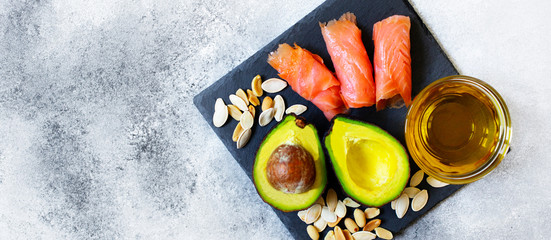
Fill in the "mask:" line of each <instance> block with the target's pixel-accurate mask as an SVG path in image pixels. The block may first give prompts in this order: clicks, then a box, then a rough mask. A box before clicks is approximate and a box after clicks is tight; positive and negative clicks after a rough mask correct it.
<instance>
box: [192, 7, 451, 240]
mask: <svg viewBox="0 0 551 240" xmlns="http://www.w3.org/2000/svg"><path fill="white" fill-rule="evenodd" d="M345 12H353V13H354V14H356V17H357V21H358V26H359V28H360V29H361V30H362V39H363V41H364V44H365V47H366V50H367V53H368V55H369V56H370V59H371V60H373V42H372V40H371V38H372V30H373V24H375V23H376V22H377V21H380V20H382V19H384V18H387V17H389V16H392V15H395V14H401V15H406V16H409V17H410V19H411V23H412V25H411V33H410V35H411V47H412V48H411V57H412V74H413V75H412V95H413V96H415V95H417V93H419V92H420V91H421V89H423V88H424V87H426V86H427V85H429V84H430V83H431V82H433V81H435V80H437V79H439V78H442V77H445V76H449V75H456V74H458V72H457V70H456V69H455V67H454V66H453V64H452V63H451V62H450V61H449V59H448V58H447V56H446V54H445V53H444V52H443V51H442V49H441V48H440V46H439V45H438V42H437V41H436V40H435V39H434V38H433V36H432V34H431V33H430V31H429V30H428V28H427V27H426V26H425V25H424V23H423V21H422V20H421V19H420V18H419V16H418V15H417V13H416V12H415V11H414V9H413V7H412V6H411V5H410V4H409V2H408V1H407V0H375V1H362V0H340V1H337V0H329V1H326V2H324V3H323V4H322V5H320V6H319V7H317V8H316V9H315V10H314V11H312V12H311V13H309V14H308V15H306V16H305V17H304V18H302V19H301V20H300V21H298V22H297V23H296V24H295V25H293V26H292V27H291V28H289V29H288V30H287V31H285V32H284V33H282V34H281V35H280V36H278V37H276V38H275V39H274V40H273V41H272V42H270V43H269V44H268V45H266V46H264V47H263V48H262V49H260V50H259V51H258V52H256V53H255V54H254V55H252V56H251V57H250V58H248V59H247V60H245V61H244V62H243V63H241V64H240V65H239V66H237V67H236V68H234V69H233V70H231V71H230V72H229V73H228V74H226V75H225V76H223V77H222V78H220V80H218V81H217V82H215V83H214V84H212V85H211V86H209V87H208V88H207V89H205V90H203V91H202V92H201V93H199V94H198V95H197V96H195V97H194V99H193V102H194V104H195V105H196V107H197V108H198V110H199V111H200V112H201V114H202V115H203V117H204V118H205V120H206V121H207V122H208V124H209V125H210V126H211V128H212V129H213V131H214V132H215V133H216V135H217V136H218V137H219V138H220V140H221V141H222V142H223V143H224V145H225V146H226V148H227V149H228V151H229V152H230V153H231V155H232V156H233V157H234V158H235V159H236V161H237V162H238V163H239V165H240V166H241V167H242V168H243V170H244V171H245V172H246V173H247V175H248V176H249V178H250V179H251V180H252V167H253V163H254V157H255V155H256V149H257V148H258V146H259V145H260V142H261V141H262V139H263V138H264V136H265V135H266V134H267V133H268V131H269V130H270V129H271V128H272V127H273V126H275V125H276V123H277V122H275V121H273V122H271V123H270V124H269V125H268V126H265V127H259V126H258V125H257V126H254V127H253V135H252V137H251V139H250V141H249V143H248V144H247V145H246V146H245V147H244V148H243V149H239V150H238V149H236V146H235V143H234V142H233V141H232V140H231V135H232V133H233V129H234V128H235V126H236V125H237V122H236V121H233V120H232V119H230V120H229V121H228V122H227V123H226V124H225V125H224V126H222V127H221V128H216V127H214V125H213V124H212V121H211V119H212V114H213V112H212V108H213V106H214V102H215V100H216V98H218V97H222V98H223V99H224V101H225V102H226V103H229V100H228V96H229V95H230V94H233V93H235V91H236V90H237V89H238V88H248V87H249V86H250V81H251V80H252V78H253V77H254V76H256V75H257V74H260V75H261V76H262V78H263V79H266V78H270V77H275V76H277V72H276V71H275V70H274V69H272V68H271V67H270V66H269V65H268V64H267V63H266V59H267V56H268V53H270V52H271V51H273V50H275V49H277V46H278V44H281V43H289V44H293V43H297V44H298V45H300V46H302V47H304V48H306V49H308V50H310V51H311V52H313V53H315V54H318V55H320V56H321V57H322V58H323V60H324V62H325V64H326V65H327V67H328V68H329V69H331V70H333V64H332V62H331V59H330V57H329V54H328V53H327V50H326V48H325V43H324V41H323V38H322V35H321V32H320V30H319V25H318V22H327V21H329V20H331V19H335V18H338V17H340V16H341V15H342V14H343V13H345ZM279 94H280V95H282V96H283V98H284V99H285V102H286V104H287V105H291V104H296V103H300V104H304V105H306V106H307V107H308V111H306V112H305V113H303V114H302V117H304V118H306V119H307V121H308V122H310V123H313V124H314V125H315V126H316V128H317V129H318V133H319V136H320V139H323V135H324V133H325V132H326V131H327V129H328V128H329V122H328V121H327V120H326V119H325V117H324V116H323V113H322V112H321V111H320V110H318V109H317V108H316V107H315V106H314V105H312V104H311V103H310V102H308V101H306V100H304V99H303V98H301V97H300V96H299V95H298V94H296V93H295V92H293V91H292V90H291V89H290V88H286V89H285V90H283V91H282V92H280V93H279ZM267 95H268V96H271V97H272V98H273V97H274V96H275V95H276V94H267ZM406 112H407V109H406V108H401V109H386V110H383V111H379V112H377V111H375V109H374V107H369V108H362V109H354V110H353V111H352V112H351V113H350V115H351V117H354V118H358V119H361V120H363V121H367V122H371V123H373V124H376V125H378V126H380V127H381V128H383V129H384V130H386V131H387V132H389V133H390V134H392V135H393V136H394V137H396V138H397V139H398V140H399V141H400V142H401V143H402V144H403V145H404V146H406V144H405V140H404V131H403V129H404V120H405V116H406ZM255 120H258V119H255ZM324 152H325V154H326V156H327V151H326V150H325V148H324ZM326 161H327V162H326V166H327V174H328V185H327V188H333V189H335V190H336V191H337V194H338V196H339V199H343V198H344V197H345V196H346V195H345V194H344V192H343V191H342V188H341V186H340V185H339V183H338V180H337V179H336V177H335V173H334V171H333V168H332V165H331V163H330V162H329V161H330V159H329V157H326ZM410 166H411V174H413V173H415V172H416V171H417V170H418V169H419V168H418V167H417V165H415V163H414V162H413V161H412V160H411V158H410ZM411 174H410V175H411ZM419 188H421V189H427V190H429V200H428V203H427V205H426V206H425V208H423V209H422V210H421V211H419V212H413V211H411V210H408V212H407V214H406V215H405V216H404V218H402V219H397V217H396V215H395V213H394V211H393V210H392V209H391V208H390V204H386V205H384V206H382V207H381V208H380V209H381V214H380V215H379V216H378V218H379V219H381V220H382V225H381V226H382V227H384V228H386V229H388V230H390V231H392V232H393V233H394V234H395V235H399V234H400V232H401V231H402V229H404V228H405V227H406V226H408V225H409V224H410V223H412V222H413V221H415V220H416V219H418V218H419V217H421V216H422V215H424V214H425V213H426V212H428V211H429V210H430V209H431V208H433V207H434V206H435V205H436V204H438V203H439V202H441V201H442V200H444V199H445V198H447V197H448V196H450V195H451V194H453V193H454V192H455V191H457V190H458V189H459V188H461V186H460V185H450V186H447V187H443V188H432V187H430V186H429V185H428V184H427V183H426V181H423V182H422V183H421V184H420V185H419ZM365 207H366V206H362V207H361V208H362V209H365ZM349 210H351V209H350V208H349ZM274 211H275V213H276V214H277V216H278V217H279V218H280V219H281V221H282V222H283V224H284V225H285V226H286V227H287V229H288V230H289V232H290V233H291V234H292V235H293V237H294V238H295V239H308V238H309V237H308V235H307V233H306V226H307V225H306V224H304V223H303V222H302V221H301V220H300V219H299V218H298V217H297V215H296V212H289V213H285V212H282V211H279V210H277V209H274ZM351 216H352V211H348V213H347V217H351ZM339 225H341V226H343V223H342V222H341V223H340V224H339ZM328 231H329V228H327V229H325V230H324V231H323V232H322V233H321V235H322V236H323V235H325V234H326V233H327V232H328Z"/></svg>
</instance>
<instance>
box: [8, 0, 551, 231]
mask: <svg viewBox="0 0 551 240" xmlns="http://www.w3.org/2000/svg"><path fill="white" fill-rule="evenodd" d="M321 3H322V1H319V0H317V1H302V2H301V3H300V4H298V3H297V2H296V1H290V0H282V1H269V2H264V1H233V0H232V1H219V0H207V1H193V0H191V1H166V0H162V1H156V0H142V1H132V0H115V1H113V0H99V1H73V0H51V1H12V0H4V1H0V239H288V238H290V235H289V233H288V232H287V230H286V229H285V227H284V226H283V225H282V224H281V223H280V221H279V220H278V218H277V217H276V216H275V214H274V213H273V212H272V211H271V209H270V208H269V207H268V206H267V205H266V204H264V203H263V202H262V201H261V199H260V198H259V197H258V196H257V194H256V191H255V190H254V187H253V185H252V184H251V182H250V181H249V180H248V178H247V177H246V175H245V173H244V172H243V171H242V170H241V169H240V167H239V166H238V165H237V163H236V162H235V161H234V160H233V159H232V157H231V156H230V154H229V153H228V152H227V150H226V149H225V148H224V147H223V145H222V143H221V142H220V141H219V140H218V139H217V138H216V137H215V135H214V134H213V132H212V131H211V130H210V129H209V127H208V126H207V124H206V122H204V120H203V119H202V117H200V115H199V113H198V112H197V110H196V109H195V107H194V106H193V105H192V97H193V96H194V95H195V94H197V93H198V92H199V91H201V90H202V89H204V88H206V87H207V86H208V85H210V84H211V83H213V82H214V81H216V80H217V79H218V78H219V77H221V76H223V75H224V74H225V73H227V72H228V71H229V70H231V69H232V68H233V67H235V66H236V65H238V64H239V63H240V62H242V61H243V60H245V59H246V58H247V57H249V56H250V55H252V54H253V53H254V52H255V51H257V50H258V49H259V48H261V47H262V46H264V45H265V44H267V43H268V42H269V41H270V40H271V39H273V38H274V37H276V36H277V35H279V34H280V33H282V32H283V31H284V30H286V29H287V28H288V27H290V26H291V25H292V24H294V23H295V22H296V21H298V20H299V19H301V18H302V17H303V16H304V15H306V14H307V13H308V12H310V11H311V10H313V9H314V8H315V7H316V6H317V5H319V4H321ZM412 4H413V5H414V6H415V8H416V9H417V10H418V12H419V14H420V15H421V17H422V18H423V20H424V21H425V22H426V24H427V25H428V26H429V28H430V29H431V30H432V31H433V33H434V35H435V36H436V37H437V38H438V40H439V41H440V43H441V44H442V46H443V48H444V49H445V50H446V51H447V53H448V54H449V56H450V57H451V59H452V61H453V62H454V64H455V65H456V66H457V67H458V69H459V70H460V72H462V73H463V74H467V75H472V76H475V77H478V78H481V79H483V80H485V81H487V82H489V83H490V84H491V85H493V86H494V87H495V88H496V89H498V91H499V92H500V93H501V94H502V95H503V96H504V97H505V99H506V101H507V103H508V104H509V108H510V111H511V113H512V116H513V124H514V142H513V145H512V148H513V151H512V152H511V154H509V155H508V156H507V158H506V159H505V160H504V161H503V163H502V164H501V165H500V166H499V167H498V168H497V169H496V170H495V171H494V172H493V173H492V174H490V175H488V176H487V177H486V178H484V179H482V180H480V181H478V182H476V183H473V184H470V185H468V186H466V187H464V188H463V189H462V190H460V191H459V192H458V193H457V194H455V195H453V196H452V197H450V198H449V199H447V200H446V201H445V202H443V203H442V204H440V205H439V206H437V207H436V208H435V209H433V210H432V211H431V212H430V213H428V214H427V215H426V216H424V217H423V218H421V219H420V220H419V221H417V222H416V223H414V224H413V225H411V226H410V227H408V228H407V229H406V230H405V231H404V232H403V233H402V234H400V235H398V236H397V238H398V239H412V238H418V239H548V238H549V235H550V234H551V229H550V228H549V216H550V215H551V190H550V187H551V184H550V182H551V177H550V174H549V170H550V169H551V159H550V157H549V156H550V154H551V150H550V148H549V147H548V146H547V144H548V143H549V139H551V138H550V137H549V136H550V134H551V131H550V130H551V128H550V127H549V122H550V120H549V119H551V111H550V110H551V107H550V102H551V101H550V100H551V97H550V96H549V92H551V84H550V77H551V58H550V57H549V56H551V48H550V47H549V44H548V43H549V42H551V34H550V32H551V27H550V25H549V22H551V17H550V15H549V10H551V5H550V4H549V2H548V1H498V0H492V1H483V2H480V1H472V0H469V1H464V0H452V1H436V0H430V1H426V0H425V1H420V0H415V1H412Z"/></svg>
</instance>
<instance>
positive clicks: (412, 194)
mask: <svg viewBox="0 0 551 240" xmlns="http://www.w3.org/2000/svg"><path fill="white" fill-rule="evenodd" d="M427 181H428V179H427ZM420 191H421V190H420V189H419V188H416V187H407V188H405V189H404V193H405V194H407V195H408V197H409V198H413V197H415V195H416V194H417V193H419V192H420Z"/></svg>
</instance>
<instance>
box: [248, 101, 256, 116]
mask: <svg viewBox="0 0 551 240" xmlns="http://www.w3.org/2000/svg"><path fill="white" fill-rule="evenodd" d="M249 112H250V113H251V115H253V120H254V116H255V114H256V109H255V108H254V106H253V105H249Z"/></svg>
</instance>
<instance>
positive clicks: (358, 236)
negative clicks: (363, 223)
mask: <svg viewBox="0 0 551 240" xmlns="http://www.w3.org/2000/svg"><path fill="white" fill-rule="evenodd" d="M352 237H354V239H355V240H373V239H375V238H376V237H377V235H375V234H374V233H371V232H366V231H359V232H355V233H353V234H352Z"/></svg>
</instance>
